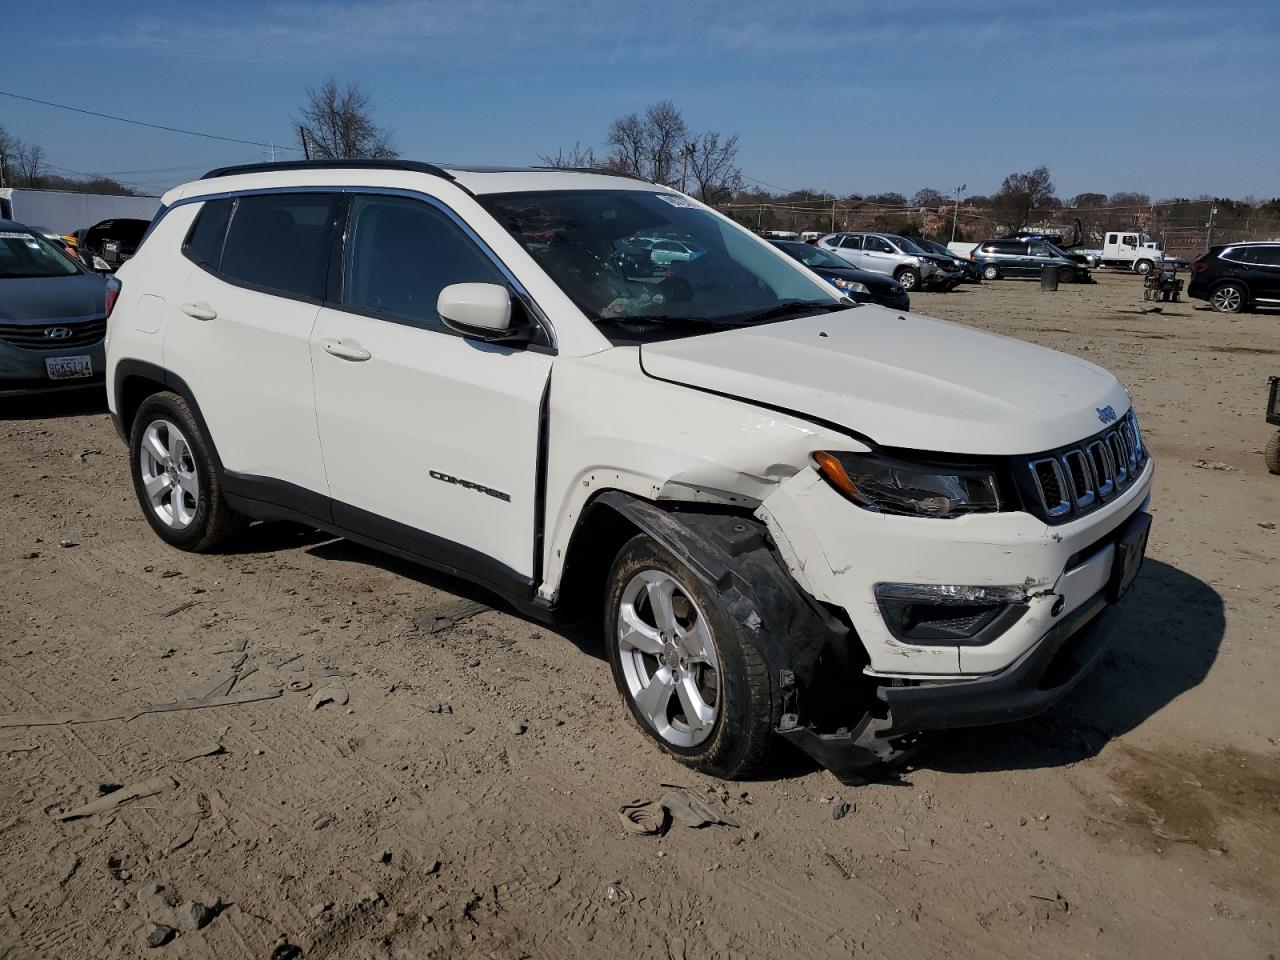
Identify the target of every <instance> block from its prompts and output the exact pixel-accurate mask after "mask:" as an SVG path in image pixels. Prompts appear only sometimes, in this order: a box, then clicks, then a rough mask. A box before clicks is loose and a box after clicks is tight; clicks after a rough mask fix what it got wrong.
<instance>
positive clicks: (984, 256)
mask: <svg viewBox="0 0 1280 960" xmlns="http://www.w3.org/2000/svg"><path fill="white" fill-rule="evenodd" d="M969 258H970V259H971V260H973V261H974V262H975V263H976V264H977V265H978V266H979V267H980V268H981V269H982V279H984V280H1000V279H1003V278H1005V277H1038V276H1040V273H1041V271H1042V270H1044V268H1045V267H1049V266H1052V267H1057V268H1058V280H1059V282H1061V283H1072V282H1079V283H1088V282H1090V280H1089V266H1088V263H1087V261H1086V259H1085V258H1084V257H1083V256H1081V255H1080V254H1070V253H1067V252H1066V251H1065V250H1063V249H1061V248H1060V247H1056V246H1054V245H1053V244H1052V243H1050V242H1049V241H1048V240H1045V239H1044V238H1043V237H1016V238H1014V237H1006V238H1004V239H1002V240H984V241H983V242H982V243H980V244H978V245H977V246H976V247H974V248H973V250H972V252H971V253H970V254H969Z"/></svg>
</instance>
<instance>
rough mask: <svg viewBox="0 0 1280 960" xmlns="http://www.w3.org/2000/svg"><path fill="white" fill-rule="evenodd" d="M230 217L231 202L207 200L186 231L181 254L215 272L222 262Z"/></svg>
mask: <svg viewBox="0 0 1280 960" xmlns="http://www.w3.org/2000/svg"><path fill="white" fill-rule="evenodd" d="M230 215H231V200H230V199H228V198H223V199H221V200H208V201H206V202H205V203H204V205H203V206H201V207H200V212H199V213H197V214H196V219H195V222H193V223H192V224H191V229H190V230H188V231H187V239H186V242H185V243H183V245H182V252H183V253H185V254H186V255H187V259H189V260H194V261H195V262H196V263H198V264H200V265H201V266H202V267H208V268H209V269H210V270H214V271H217V270H218V269H219V266H220V265H221V262H222V240H223V238H224V237H225V236H226V235H227V218H228V217H229V216H230Z"/></svg>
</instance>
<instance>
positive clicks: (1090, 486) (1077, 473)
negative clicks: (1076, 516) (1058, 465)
mask: <svg viewBox="0 0 1280 960" xmlns="http://www.w3.org/2000/svg"><path fill="white" fill-rule="evenodd" d="M1062 466H1063V467H1064V468H1065V470H1066V475H1067V479H1068V480H1069V481H1070V482H1071V498H1072V499H1073V500H1074V501H1075V504H1076V506H1077V507H1088V506H1090V505H1092V504H1093V502H1094V501H1095V500H1097V499H1098V494H1097V492H1096V491H1095V490H1094V483H1093V471H1092V470H1091V469H1090V467H1089V459H1088V458H1087V457H1086V456H1085V453H1084V451H1083V450H1068V451H1067V452H1066V453H1064V454H1063V455H1062Z"/></svg>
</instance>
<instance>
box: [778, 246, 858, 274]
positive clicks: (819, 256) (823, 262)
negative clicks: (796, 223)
mask: <svg viewBox="0 0 1280 960" xmlns="http://www.w3.org/2000/svg"><path fill="white" fill-rule="evenodd" d="M774 246H776V247H777V248H778V249H779V250H781V251H783V252H784V253H785V254H787V256H789V257H792V258H794V259H796V260H799V261H800V262H801V263H803V264H804V265H805V266H806V267H839V268H841V269H848V268H849V261H848V260H845V259H843V258H841V257H837V256H836V255H835V254H834V253H831V252H830V251H829V250H823V249H822V248H821V247H815V246H812V245H810V244H807V243H778V244H774Z"/></svg>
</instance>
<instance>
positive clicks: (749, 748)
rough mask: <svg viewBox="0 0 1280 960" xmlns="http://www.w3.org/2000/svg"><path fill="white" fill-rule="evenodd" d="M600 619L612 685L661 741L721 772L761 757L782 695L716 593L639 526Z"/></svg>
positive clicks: (744, 767) (760, 762)
mask: <svg viewBox="0 0 1280 960" xmlns="http://www.w3.org/2000/svg"><path fill="white" fill-rule="evenodd" d="M604 627H605V644H606V646H607V648H608V652H609V666H610V668H611V669H612V671H613V679H614V682H615V683H616V684H617V686H618V691H619V692H620V693H621V694H622V698H623V700H624V701H626V704H627V707H628V708H629V709H630V711H631V716H632V718H633V719H634V720H635V722H636V723H637V724H638V725H639V727H640V729H641V730H643V731H644V732H645V733H646V734H648V736H649V737H650V738H652V739H653V740H654V741H656V742H657V743H658V745H659V746H660V747H661V748H662V749H663V750H665V751H666V752H667V753H669V754H671V755H672V756H674V757H675V758H676V759H677V760H679V761H680V762H681V763H684V764H686V765H688V766H690V767H693V768H694V769H696V770H701V771H702V772H704V773H708V774H711V775H712V776H717V777H723V778H725V779H736V778H739V777H744V776H747V775H749V774H751V773H753V772H754V771H757V770H759V769H760V768H762V767H763V766H765V765H766V763H767V761H768V757H769V753H770V748H771V747H772V746H773V740H774V737H773V730H774V728H775V727H776V726H777V724H778V721H779V718H780V716H781V697H780V694H779V693H778V691H776V690H774V689H773V685H772V683H771V682H770V676H769V670H768V668H767V666H766V664H765V661H764V658H763V657H762V656H761V655H760V653H759V651H758V650H757V649H756V647H755V644H754V642H753V641H752V639H751V637H750V636H749V635H748V634H747V633H746V632H745V631H744V630H743V629H741V628H740V627H739V626H738V625H737V624H736V623H735V622H734V620H733V619H732V617H730V615H729V613H728V611H727V610H726V609H725V607H724V605H723V604H722V603H721V601H720V598H719V597H718V596H717V595H716V594H715V592H714V591H712V590H710V589H709V588H708V587H707V586H706V585H705V584H704V583H703V582H702V581H701V580H700V579H699V578H698V577H696V576H695V575H694V574H693V572H692V571H691V570H689V568H687V567H686V566H684V565H683V564H682V563H680V562H679V561H678V560H676V559H675V557H673V556H672V555H671V554H670V553H668V552H667V551H666V550H665V549H664V548H663V547H661V546H659V544H658V543H657V542H656V541H654V540H653V539H652V538H650V537H649V536H647V535H645V534H638V535H636V536H635V537H632V538H631V539H630V540H628V541H627V542H626V544H624V545H623V547H622V549H621V550H620V551H619V552H618V555H617V557H616V558H615V559H614V562H613V567H612V569H611V570H610V571H609V580H608V588H607V591H606V602H605V623H604ZM690 714H693V717H692V719H691V717H690Z"/></svg>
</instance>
